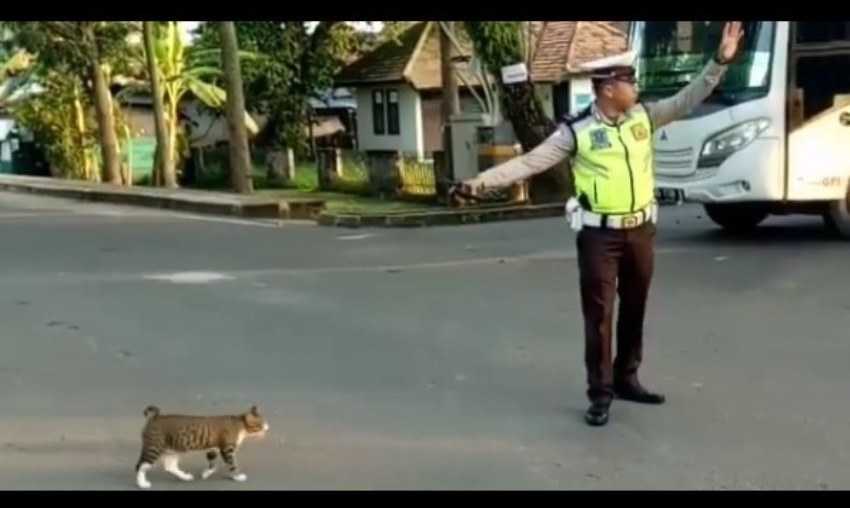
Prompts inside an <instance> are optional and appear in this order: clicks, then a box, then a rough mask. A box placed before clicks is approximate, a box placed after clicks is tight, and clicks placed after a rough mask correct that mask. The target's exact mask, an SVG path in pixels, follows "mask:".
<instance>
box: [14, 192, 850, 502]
mask: <svg viewBox="0 0 850 508" xmlns="http://www.w3.org/2000/svg"><path fill="white" fill-rule="evenodd" d="M565 226H566V225H565V224H564V222H563V221H562V220H558V219H551V220H536V221H527V222H513V223H501V224H490V225H482V226H460V227H453V228H434V229H417V230H382V229H379V230H340V229H331V228H319V227H315V226H310V225H306V224H296V225H286V226H282V227H280V226H275V225H272V224H268V223H262V222H242V221H219V220H215V219H204V218H199V217H189V216H176V215H173V214H168V213H163V212H155V211H146V210H138V209H133V208H124V207H111V206H105V205H92V204H80V203H73V202H66V201H60V200H52V199H44V198H36V197H32V196H23V195H16V194H0V245H2V246H3V248H2V249H0V280H2V281H3V284H2V286H0V322H2V334H0V390H2V396H0V448H2V453H0V488H3V489H133V488H135V485H134V477H133V471H132V469H133V465H134V463H135V460H136V458H137V456H138V449H139V441H140V439H139V431H140V428H141V425H142V423H143V417H142V410H143V409H144V407H145V406H147V405H148V404H156V405H158V406H160V407H161V408H163V410H164V411H167V412H170V411H175V412H199V413H235V412H241V411H244V410H247V408H248V407H250V405H251V404H254V403H256V404H258V405H259V407H260V410H261V411H262V412H263V413H264V414H266V415H267V417H268V418H269V421H270V424H271V430H270V433H269V434H268V435H267V436H266V438H265V439H264V440H260V441H249V442H246V443H245V445H244V446H243V449H242V450H241V451H240V454H239V459H240V462H241V464H242V466H243V469H244V471H245V472H246V473H247V475H248V481H247V482H245V483H235V482H232V481H230V480H228V479H226V478H225V477H224V476H223V475H220V476H215V477H213V478H211V479H209V480H206V481H198V482H194V483H182V482H180V481H179V480H176V479H173V478H172V477H170V476H168V475H167V474H165V473H163V472H162V471H161V470H158V471H154V472H152V473H151V475H150V479H151V480H152V481H153V483H154V489H174V490H186V489H429V490H430V489H758V488H768V489H776V488H782V489H789V488H790V489H823V488H833V489H839V488H842V489H843V488H848V487H850V480H848V478H850V457H848V446H847V442H848V438H850V412H848V411H847V406H846V400H847V395H846V392H847V388H846V387H847V382H848V379H850V374H848V368H847V364H848V359H850V341H848V339H850V332H848V329H849V328H848V327H850V299H848V298H847V297H846V295H847V284H848V283H847V281H848V278H847V266H848V264H847V255H848V252H850V251H848V249H850V247H848V245H847V244H846V243H841V242H836V241H832V240H830V239H829V238H828V237H827V236H826V235H825V234H824V232H823V229H822V228H821V225H820V222H819V221H818V220H815V219H808V218H798V219H781V220H779V219H777V220H772V221H771V222H770V223H769V224H768V225H767V226H765V228H764V229H763V230H762V231H761V232H760V233H759V234H758V235H757V236H756V237H754V238H750V239H747V240H740V239H737V240H732V239H727V238H724V237H723V236H722V235H719V234H718V233H717V231H716V229H715V228H714V227H713V226H712V225H711V224H710V223H709V222H708V221H707V219H705V218H703V217H701V213H700V211H699V210H698V209H696V208H692V207H680V208H667V209H665V211H664V213H663V223H662V226H661V231H660V232H659V235H658V260H657V275H656V279H655V282H654V287H653V293H652V302H651V311H650V317H649V322H648V336H649V339H648V344H647V349H646V352H645V365H644V368H643V370H642V378H643V381H644V382H645V384H647V385H648V386H649V387H651V388H653V389H656V390H659V391H663V392H665V393H666V394H667V396H668V403H667V404H666V405H665V406H662V407H640V406H636V405H634V404H629V403H626V402H618V403H616V404H615V406H614V407H613V411H612V420H611V423H610V424H609V426H607V427H605V428H590V427H587V426H586V425H585V424H584V422H583V420H582V412H583V410H584V409H585V407H586V401H585V398H584V370H583V364H582V341H583V338H582V325H581V321H580V315H579V301H578V294H577V290H576V288H575V285H576V275H577V274H576V268H575V249H574V243H573V238H572V235H571V233H569V232H568V231H567V230H566V227H565ZM203 463H204V459H203V458H202V456H193V457H190V458H188V459H186V460H185V461H184V463H183V466H184V468H185V469H187V470H189V471H192V472H198V471H200V469H202V467H203Z"/></svg>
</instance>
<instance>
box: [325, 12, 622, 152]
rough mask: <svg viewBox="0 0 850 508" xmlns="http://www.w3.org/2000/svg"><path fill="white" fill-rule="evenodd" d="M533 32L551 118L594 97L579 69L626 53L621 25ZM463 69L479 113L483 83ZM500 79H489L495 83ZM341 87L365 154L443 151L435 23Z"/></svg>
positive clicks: (380, 50)
mask: <svg viewBox="0 0 850 508" xmlns="http://www.w3.org/2000/svg"><path fill="white" fill-rule="evenodd" d="M531 28H532V33H534V34H536V36H535V37H539V38H537V39H536V40H535V42H536V43H537V42H539V43H537V44H534V46H535V47H536V49H535V53H534V57H533V59H532V61H531V65H530V79H531V80H532V81H533V82H534V84H535V89H536V90H537V92H538V94H539V97H540V99H541V102H542V104H543V108H544V110H545V111H546V113H547V114H548V115H549V116H550V117H551V118H556V117H560V116H562V115H564V114H567V113H570V112H574V111H576V110H577V109H578V108H580V107H582V106H583V105H585V104H587V103H588V102H589V101H590V100H591V98H592V95H591V87H590V80H589V78H588V77H587V75H586V74H584V73H582V72H581V71H580V70H579V66H580V65H581V64H582V63H584V62H587V61H590V60H594V59H597V58H602V57H605V56H609V55H612V54H615V53H619V52H622V51H624V50H625V49H626V46H627V42H626V33H625V31H624V26H623V23H620V22H613V21H549V22H533V23H532V25H531ZM456 36H457V38H458V44H459V46H460V51H459V52H458V53H459V56H462V57H469V56H471V54H472V50H471V44H470V43H469V41H468V40H466V39H465V38H464V34H463V32H462V31H459V33H458V34H456ZM458 72H460V73H461V77H462V79H459V80H458V84H459V87H460V106H461V111H462V112H469V113H474V112H480V111H481V107H480V105H479V104H478V101H477V100H476V99H475V97H474V95H473V94H472V93H471V92H470V91H469V88H468V86H472V87H473V88H476V89H477V90H478V92H479V93H478V95H479V96H481V95H483V93H482V90H481V83H480V82H479V80H478V78H477V77H476V76H475V75H474V74H472V73H467V72H465V71H458ZM494 79H495V78H493V77H490V80H491V82H493V81H494ZM467 85H468V86H467ZM335 86H338V87H346V88H349V89H353V90H354V91H355V98H356V103H357V137H358V143H357V144H358V148H359V150H360V151H364V152H384V151H393V152H394V151H399V150H400V151H403V152H405V153H407V154H410V155H415V156H417V157H418V158H420V159H429V158H430V154H431V153H433V152H435V151H439V150H442V136H441V128H440V126H441V119H440V109H441V101H442V75H441V72H440V43H439V26H438V25H437V23H435V22H431V21H423V22H419V23H415V24H412V25H411V27H410V28H408V29H407V30H406V31H405V32H403V33H402V34H401V35H400V36H399V37H398V39H397V40H391V41H387V42H385V43H384V44H382V45H380V46H378V47H377V48H375V49H374V50H373V51H372V52H370V53H368V54H366V55H364V56H363V57H362V58H360V59H358V60H356V61H354V62H351V63H350V64H349V65H347V66H346V67H345V68H343V69H342V70H341V71H340V72H339V74H338V75H337V77H336V80H335Z"/></svg>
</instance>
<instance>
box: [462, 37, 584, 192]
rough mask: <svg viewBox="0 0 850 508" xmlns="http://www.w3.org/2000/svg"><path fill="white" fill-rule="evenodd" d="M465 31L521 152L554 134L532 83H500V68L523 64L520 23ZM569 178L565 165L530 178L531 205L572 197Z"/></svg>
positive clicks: (553, 127)
mask: <svg viewBox="0 0 850 508" xmlns="http://www.w3.org/2000/svg"><path fill="white" fill-rule="evenodd" d="M464 25H465V28H466V29H467V32H468V33H469V36H470V38H471V39H472V42H473V44H474V46H475V52H476V55H477V56H479V57H480V58H481V60H482V62H483V63H484V66H485V68H486V69H487V71H488V72H489V73H490V74H491V75H493V76H494V77H496V78H497V83H498V90H499V99H500V102H501V105H502V111H503V113H504V115H505V117H506V118H507V120H508V121H510V122H511V125H512V126H513V129H514V133H515V134H516V137H517V141H519V143H520V145H521V146H522V150H523V152H529V151H530V150H532V149H534V148H535V147H536V146H537V145H539V144H540V143H542V142H543V140H545V139H546V137H547V136H549V135H550V134H551V133H552V132H554V131H555V122H554V121H553V120H552V119H551V118H549V117H547V116H546V113H545V112H544V110H543V106H542V104H540V100H539V98H538V97H537V94H536V93H535V91H534V85H533V84H532V83H531V82H522V83H515V84H510V85H506V84H502V83H501V81H500V78H501V73H502V67H505V66H508V65H512V64H516V63H520V62H523V61H524V57H523V54H522V37H523V34H522V32H523V30H524V25H523V23H521V22H516V21H508V22H489V21H468V22H466V23H465V24H464ZM571 177H572V175H571V173H570V170H569V165H568V163H567V162H564V163H561V164H558V165H556V166H554V167H553V168H551V169H549V170H547V171H544V172H543V173H540V174H538V175H535V176H533V177H532V178H531V181H530V185H529V194H530V196H529V197H530V198H531V201H532V202H534V203H546V202H555V201H564V200H566V199H567V198H569V196H570V195H571V194H572V178H571Z"/></svg>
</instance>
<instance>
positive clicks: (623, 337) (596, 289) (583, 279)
mask: <svg viewBox="0 0 850 508" xmlns="http://www.w3.org/2000/svg"><path fill="white" fill-rule="evenodd" d="M576 246H577V248H578V267H579V273H580V284H581V301H582V313H583V315H584V326H585V366H586V368H587V382H588V390H587V396H588V398H589V399H590V401H591V402H592V403H609V402H611V399H612V398H613V397H614V388H615V387H618V388H620V387H623V388H631V387H636V386H638V380H637V370H638V367H639V366H640V363H641V359H642V353H643V324H644V316H645V314H646V301H647V297H648V295H649V286H650V281H651V280H652V274H653V269H654V257H655V224H653V223H651V222H647V223H645V224H643V225H641V226H639V227H636V228H633V229H605V228H589V227H585V228H583V229H582V230H581V231H579V233H578V235H577V237H576ZM618 282H619V283H618ZM615 295H616V296H619V297H620V306H619V312H618V318H617V356H616V359H615V360H614V361H613V363H612V361H611V356H612V355H611V345H612V344H611V342H612V337H611V335H612V331H611V324H612V321H613V314H614V298H615Z"/></svg>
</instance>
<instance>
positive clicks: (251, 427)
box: [242, 406, 269, 437]
mask: <svg viewBox="0 0 850 508" xmlns="http://www.w3.org/2000/svg"><path fill="white" fill-rule="evenodd" d="M242 420H244V421H245V431H246V432H247V434H248V436H250V437H262V436H264V435H265V434H266V431H268V430H269V423H268V422H267V421H266V418H265V417H264V416H263V415H261V414H260V412H259V410H257V406H252V407H251V409H250V410H249V411H248V412H247V413H245V414H244V415H242Z"/></svg>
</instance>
